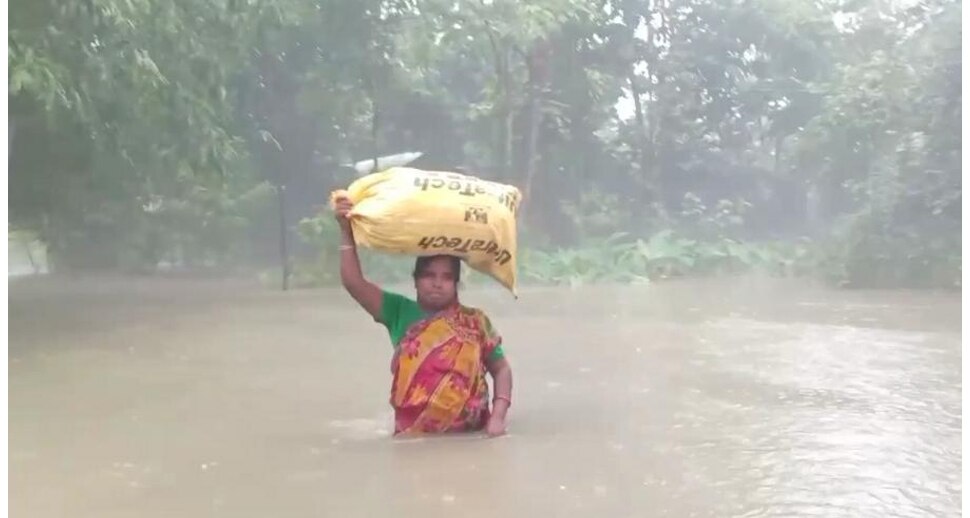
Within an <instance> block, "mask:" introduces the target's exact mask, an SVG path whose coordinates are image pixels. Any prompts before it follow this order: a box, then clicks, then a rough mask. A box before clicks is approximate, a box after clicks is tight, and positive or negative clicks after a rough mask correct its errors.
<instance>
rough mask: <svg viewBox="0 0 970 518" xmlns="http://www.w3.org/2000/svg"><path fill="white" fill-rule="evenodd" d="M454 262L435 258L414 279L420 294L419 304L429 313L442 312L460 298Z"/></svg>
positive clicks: (444, 258)
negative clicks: (453, 266)
mask: <svg viewBox="0 0 970 518" xmlns="http://www.w3.org/2000/svg"><path fill="white" fill-rule="evenodd" d="M455 273H456V272H455V271H454V269H453V268H452V260H451V259H450V258H448V257H435V258H434V259H432V260H431V261H430V262H429V263H428V264H427V265H426V266H425V268H424V270H423V271H422V272H420V273H419V274H418V277H417V278H416V279H414V288H415V290H416V291H417V292H418V303H419V304H421V307H423V308H424V309H425V310H427V311H440V310H442V309H445V308H447V307H448V306H450V305H452V304H454V302H455V301H456V300H457V298H458V285H457V284H458V283H457V282H456V280H455V277H456V275H455Z"/></svg>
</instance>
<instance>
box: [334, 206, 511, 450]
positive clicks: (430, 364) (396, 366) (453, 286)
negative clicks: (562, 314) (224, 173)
mask: <svg viewBox="0 0 970 518" xmlns="http://www.w3.org/2000/svg"><path fill="white" fill-rule="evenodd" d="M352 208H353V203H351V201H350V200H349V199H347V198H345V197H340V198H337V199H336V200H335V206H334V213H335V216H336V218H337V222H338V223H339V224H340V231H341V244H340V279H341V281H342V282H343V285H344V288H345V289H346V290H347V292H348V293H350V295H351V296H352V297H353V298H354V300H356V301H357V303H358V304H360V305H361V307H363V308H364V309H365V310H366V311H367V312H368V313H370V315H371V316H372V317H374V320H375V321H377V322H380V323H381V324H383V325H384V327H386V328H387V331H388V334H389V335H390V337H391V343H392V344H393V345H394V349H395V351H394V358H393V361H392V362H391V373H392V374H393V375H394V380H393V383H392V386H391V405H392V406H393V407H394V433H395V435H397V434H420V433H443V432H462V431H480V430H482V429H484V430H485V431H486V432H487V433H488V435H489V436H492V437H495V436H498V435H502V434H504V433H505V417H506V413H507V412H508V409H509V406H510V405H511V404H512V369H511V367H510V366H509V362H508V360H506V359H505V353H504V351H503V350H502V338H501V337H500V336H499V335H498V333H496V332H495V329H494V328H493V327H492V324H491V322H490V321H489V319H488V317H487V316H486V315H485V314H484V313H483V312H482V311H480V310H478V309H474V308H469V307H466V306H463V305H461V304H460V303H459V302H458V289H457V288H458V282H459V281H460V280H461V261H460V260H459V259H458V258H456V257H450V256H433V257H421V258H418V260H417V261H416V263H415V267H414V275H413V276H414V288H415V291H416V292H417V300H411V299H409V298H407V297H404V296H401V295H398V294H396V293H391V292H388V291H384V290H382V289H380V288H379V287H377V286H376V285H374V284H373V283H371V282H370V281H368V280H367V279H365V278H364V275H363V273H362V272H361V269H360V259H359V258H358V256H357V247H356V245H355V243H354V236H353V230H352V229H351V226H350V220H349V213H350V210H351V209H352ZM486 372H487V373H489V374H491V376H492V380H493V385H494V387H495V397H494V398H493V401H492V408H491V410H490V409H489V398H488V395H489V394H488V384H487V382H486V379H485V374H486Z"/></svg>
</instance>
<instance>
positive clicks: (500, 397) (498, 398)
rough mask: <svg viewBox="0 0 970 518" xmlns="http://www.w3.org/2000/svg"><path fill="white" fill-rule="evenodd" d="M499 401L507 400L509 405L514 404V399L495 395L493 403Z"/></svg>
mask: <svg viewBox="0 0 970 518" xmlns="http://www.w3.org/2000/svg"><path fill="white" fill-rule="evenodd" d="M498 401H505V402H506V403H508V404H509V407H511V406H512V399H511V398H507V397H505V396H495V397H493V398H492V404H493V405H494V404H495V403H497V402H498Z"/></svg>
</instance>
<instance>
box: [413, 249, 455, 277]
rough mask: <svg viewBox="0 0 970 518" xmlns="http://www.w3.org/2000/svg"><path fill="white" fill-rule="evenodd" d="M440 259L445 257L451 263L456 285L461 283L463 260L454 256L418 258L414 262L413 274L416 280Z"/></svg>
mask: <svg viewBox="0 0 970 518" xmlns="http://www.w3.org/2000/svg"><path fill="white" fill-rule="evenodd" d="M439 257H444V258H446V259H448V261H449V262H451V273H452V274H454V276H455V284H457V283H459V282H461V259H459V258H457V257H455V256H452V255H429V256H424V257H418V259H417V260H416V261H414V273H412V274H411V275H412V276H413V277H414V279H415V280H417V279H418V277H421V276H422V275H424V272H425V270H427V269H428V265H430V264H431V262H432V261H434V260H435V259H438V258H439Z"/></svg>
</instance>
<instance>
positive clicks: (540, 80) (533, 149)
mask: <svg viewBox="0 0 970 518" xmlns="http://www.w3.org/2000/svg"><path fill="white" fill-rule="evenodd" d="M549 54H550V49H549V46H548V44H546V43H545V42H539V43H537V44H536V45H535V47H533V50H532V52H531V53H530V55H529V59H528V66H529V136H528V141H527V143H528V148H527V153H526V164H527V165H526V174H525V182H524V184H523V187H522V196H523V201H525V200H529V199H530V196H531V194H532V187H533V185H534V183H535V178H536V173H537V172H538V170H539V149H538V147H539V131H540V130H541V128H542V119H543V113H542V96H543V92H544V91H545V88H546V84H547V83H548V79H549V78H548V71H549V68H548V63H549Z"/></svg>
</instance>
